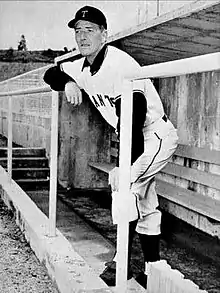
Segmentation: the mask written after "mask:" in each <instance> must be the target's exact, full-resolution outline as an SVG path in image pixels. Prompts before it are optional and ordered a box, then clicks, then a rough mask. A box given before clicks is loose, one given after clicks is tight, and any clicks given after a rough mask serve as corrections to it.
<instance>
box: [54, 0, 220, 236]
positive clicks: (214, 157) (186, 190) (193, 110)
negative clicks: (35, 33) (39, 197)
mask: <svg viewBox="0 0 220 293" xmlns="http://www.w3.org/2000/svg"><path fill="white" fill-rule="evenodd" d="M219 15H220V1H195V2H193V3H191V4H189V5H186V6H184V7H181V8H180V9H178V10H176V11H174V12H170V13H167V14H165V15H162V16H159V17H157V18H155V19H152V20H151V21H149V22H146V23H143V24H139V25H137V26H136V27H134V28H132V29H128V30H125V31H123V32H121V33H118V34H117V35H114V36H111V37H110V38H109V44H111V45H114V46H116V47H119V48H121V49H122V50H124V51H126V52H128V53H129V54H131V55H132V56H133V57H134V58H135V59H136V60H137V61H138V62H139V63H140V64H141V65H142V66H145V65H150V64H156V63H161V62H168V61H173V60H179V59H184V58H188V57H195V56H199V55H204V54H210V53H215V52H219V47H220V46H219V45H220V41H219V39H220V31H219ZM75 58H78V55H77V52H74V54H73V53H70V54H67V55H65V56H62V57H60V58H57V62H58V63H59V62H63V61H64V60H68V59H75ZM217 62H218V60H217ZM219 62H220V60H219ZM154 82H155V83H156V86H157V89H158V91H159V93H160V96H161V98H162V101H163V104H164V107H165V111H166V113H167V114H168V116H169V118H170V119H171V121H172V122H173V123H174V125H175V126H176V127H177V129H178V134H179V138H180V140H179V144H180V146H179V148H178V151H177V153H176V155H175V156H174V158H173V161H172V162H170V164H169V166H168V167H167V168H166V169H165V170H164V172H162V174H160V176H159V178H158V180H160V181H162V184H161V185H160V186H159V187H158V192H159V194H160V196H161V197H160V198H161V200H160V202H161V206H162V207H163V208H164V209H165V210H167V211H169V212H170V213H172V214H174V215H175V216H178V217H179V218H181V219H183V220H185V221H187V222H188V223H190V224H192V225H193V226H195V227H197V228H199V229H201V230H203V231H205V232H207V233H209V234H211V235H213V236H217V237H218V238H220V224H219V221H220V214H219V212H220V187H219V183H218V182H219V178H220V177H219V176H220V162H219V157H220V156H219V154H220V153H219V152H220V136H219V132H220V120H219V116H220V104H219V103H220V102H219V101H220V100H219V95H220V71H219V70H218V71H209V72H202V73H193V74H186V75H184V74H181V75H180V76H177V77H169V78H162V79H160V80H155V81H154ZM60 95H62V93H60ZM116 145H117V141H116V140H115V138H114V135H113V134H112V129H111V127H110V126H109V125H107V124H106V123H105V122H104V120H103V119H102V117H101V116H100V115H99V113H98V111H96V109H94V107H93V106H91V105H90V102H89V101H87V100H84V104H83V105H81V106H80V107H79V108H78V109H72V108H71V107H70V106H69V105H68V104H67V102H66V101H65V99H60V123H59V182H60V184H61V185H63V186H64V187H75V188H83V189H85V188H86V189H91V188H92V189H94V188H95V189H99V188H106V187H107V178H108V174H107V173H108V170H109V166H110V164H112V163H113V164H114V161H115V157H116V156H117V150H116ZM164 182H165V183H166V184H164Z"/></svg>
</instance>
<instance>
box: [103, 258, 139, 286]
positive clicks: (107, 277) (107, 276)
mask: <svg viewBox="0 0 220 293" xmlns="http://www.w3.org/2000/svg"><path fill="white" fill-rule="evenodd" d="M108 263H110V264H109V266H107V267H106V268H105V269H104V271H103V272H102V273H101V275H100V276H99V277H100V278H101V279H102V280H103V281H104V282H105V283H106V284H107V285H108V286H109V287H113V286H115V285H116V263H115V261H112V262H108ZM132 277H133V273H132V271H131V270H129V271H128V276H127V280H130V279H131V278H132Z"/></svg>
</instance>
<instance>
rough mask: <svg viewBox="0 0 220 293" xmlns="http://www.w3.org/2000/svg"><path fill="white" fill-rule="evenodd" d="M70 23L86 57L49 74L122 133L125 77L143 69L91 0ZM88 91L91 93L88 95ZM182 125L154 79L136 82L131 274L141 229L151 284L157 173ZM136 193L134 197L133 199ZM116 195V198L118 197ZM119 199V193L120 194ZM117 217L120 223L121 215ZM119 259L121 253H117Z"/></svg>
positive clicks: (106, 275) (108, 276) (57, 86)
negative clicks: (113, 42)
mask: <svg viewBox="0 0 220 293" xmlns="http://www.w3.org/2000/svg"><path fill="white" fill-rule="evenodd" d="M68 26H69V27H70V28H73V29H74V30H75V39H76V42H77V45H78V47H79V51H80V53H81V55H82V58H80V59H78V60H76V61H73V62H65V63H63V64H62V66H61V68H59V67H52V68H50V69H49V70H48V71H47V72H46V73H45V76H44V80H45V82H46V83H48V84H49V85H50V86H51V88H52V89H54V90H61V91H63V90H64V91H65V94H66V97H67V100H68V101H69V102H70V103H71V104H72V105H73V106H79V105H80V104H81V103H82V101H83V98H88V97H89V98H90V100H91V102H92V103H93V104H94V106H95V107H96V108H97V109H98V110H99V112H100V114H101V115H102V116H103V117H104V119H105V120H106V121H107V122H108V123H109V124H110V125H111V126H112V127H113V128H114V129H115V130H116V131H117V133H118V136H119V139H120V104H121V98H122V86H123V78H124V76H125V75H126V74H132V73H134V72H137V70H138V69H140V65H139V64H138V63H137V62H136V61H135V60H134V59H133V58H132V57H131V56H129V55H128V54H127V53H125V52H123V51H121V50H119V49H117V48H115V47H112V46H110V45H107V44H106V41H107V21H106V18H105V16H104V14H103V13H102V12H101V11H100V10H98V9H96V8H94V7H91V6H85V7H83V8H81V9H80V10H79V11H77V13H76V15H75V18H74V19H72V20H71V21H70V22H69V23H68ZM85 93H86V94H87V95H85ZM177 139H178V138H177V134H176V129H175V128H174V127H173V125H172V123H171V122H170V121H169V120H168V118H167V117H166V115H165V114H164V109H163V105H162V102H161V100H160V97H159V95H158V93H157V91H156V90H155V88H154V86H153V84H152V82H151V81H150V80H149V79H147V80H142V81H138V82H135V83H134V92H133V124H132V160H131V161H132V162H131V163H132V167H131V194H130V195H128V201H127V202H126V203H124V204H125V205H126V204H127V205H129V204H131V205H133V206H132V208H131V209H130V210H133V214H131V215H130V223H129V250H128V279H129V278H131V276H132V272H131V271H130V257H131V246H132V240H133V236H134V232H135V230H136V231H137V233H138V235H139V238H140V243H141V247H142V250H143V254H144V261H145V274H144V275H143V278H142V285H143V286H144V287H146V279H147V277H146V276H147V269H148V262H154V261H158V260H159V259H160V255H159V241H160V238H159V237H160V222H161V212H160V211H159V210H158V209H157V207H158V198H157V194H156V191H155V175H156V174H157V173H158V172H159V171H160V170H161V169H162V168H163V167H164V166H165V165H166V163H167V162H168V160H169V158H170V157H171V156H172V154H173V153H174V151H175V149H176V146H177ZM110 184H111V188H112V191H113V194H114V196H116V197H117V196H120V195H119V194H117V191H118V167H116V168H115V169H113V171H112V172H111V174H110ZM131 197H132V200H130V199H131ZM113 199H114V198H113ZM115 199H116V201H115V202H117V198H115ZM112 215H113V222H116V223H117V219H116V218H117V216H118V215H114V211H113V213H112ZM116 259H117V255H116ZM100 276H101V278H102V279H103V280H104V281H105V282H106V283H107V284H108V285H114V284H115V261H114V259H113V260H112V261H110V262H108V263H106V269H105V271H104V272H103V273H102V274H101V275H100Z"/></svg>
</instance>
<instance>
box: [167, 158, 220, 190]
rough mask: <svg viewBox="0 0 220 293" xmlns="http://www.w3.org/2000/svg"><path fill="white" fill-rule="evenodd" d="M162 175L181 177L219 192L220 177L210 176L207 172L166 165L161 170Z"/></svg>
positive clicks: (171, 164)
mask: <svg viewBox="0 0 220 293" xmlns="http://www.w3.org/2000/svg"><path fill="white" fill-rule="evenodd" d="M162 173H166V174H169V175H173V176H177V177H181V178H184V179H187V180H190V181H193V182H196V183H199V184H202V185H206V186H209V187H211V188H215V189H219V190H220V176H219V175H217V174H211V173H209V172H205V171H200V170H197V169H193V168H188V167H184V166H181V165H177V164H174V163H168V164H167V165H166V166H165V167H164V168H163V170H162Z"/></svg>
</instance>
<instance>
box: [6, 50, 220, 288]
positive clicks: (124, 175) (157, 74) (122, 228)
mask: <svg viewBox="0 0 220 293" xmlns="http://www.w3.org/2000/svg"><path fill="white" fill-rule="evenodd" d="M219 69H220V53H213V54H206V55H202V56H198V57H192V58H186V59H182V60H177V61H171V62H165V63H160V64H155V65H150V66H144V67H142V68H141V69H140V71H139V72H136V73H135V74H134V75H133V76H127V77H126V79H125V82H124V90H123V93H122V95H123V97H126V98H122V105H121V139H120V154H121V155H120V161H119V192H120V194H121V196H123V197H124V198H125V197H126V195H127V194H128V192H129V190H130V163H131V127H132V125H131V121H132V119H131V117H132V111H133V109H132V108H133V105H132V91H133V82H134V81H135V80H140V79H146V78H162V77H171V76H177V75H182V74H190V73H198V72H205V71H214V70H219ZM50 91H51V89H50V88H49V87H41V88H34V89H28V90H19V91H12V92H4V93H0V97H8V98H9V100H8V102H9V104H8V154H7V156H8V158H7V161H8V163H7V164H8V175H9V178H11V175H12V96H19V95H26V94H30V93H32V94H33V93H44V92H50ZM57 145H58V93H57V92H54V91H52V119H51V152H50V156H51V158H50V196H49V234H50V236H56V203H57ZM117 228H118V229H117V253H118V260H117V265H116V287H118V288H119V290H120V292H121V293H124V292H126V290H127V289H126V288H127V269H126V268H127V253H128V221H127V220H126V219H124V218H122V219H121V220H120V222H119V223H118V227H117Z"/></svg>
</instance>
